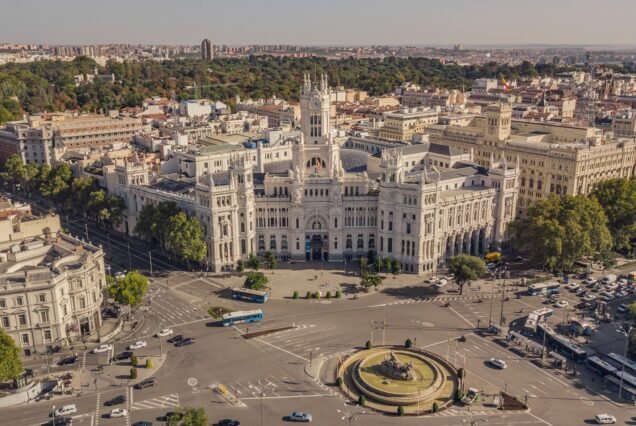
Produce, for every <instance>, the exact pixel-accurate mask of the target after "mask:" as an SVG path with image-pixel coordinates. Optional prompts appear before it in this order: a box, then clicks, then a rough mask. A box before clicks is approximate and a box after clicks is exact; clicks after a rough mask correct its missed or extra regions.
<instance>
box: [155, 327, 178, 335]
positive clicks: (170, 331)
mask: <svg viewBox="0 0 636 426" xmlns="http://www.w3.org/2000/svg"><path fill="white" fill-rule="evenodd" d="M172 333H174V331H172V329H171V328H164V329H163V330H161V331H158V332H157V334H155V336H156V337H165V336H170V335H171V334H172Z"/></svg>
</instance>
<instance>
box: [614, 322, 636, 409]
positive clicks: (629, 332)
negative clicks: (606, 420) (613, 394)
mask: <svg viewBox="0 0 636 426" xmlns="http://www.w3.org/2000/svg"><path fill="white" fill-rule="evenodd" d="M633 329H634V327H629V328H628V329H627V330H625V329H624V328H619V329H618V330H616V332H618V333H620V334H622V335H623V336H625V354H624V355H623V356H624V358H625V360H624V361H623V363H622V364H623V366H622V368H621V384H620V386H619V388H618V399H619V400H620V399H621V398H622V396H623V377H624V376H625V361H626V360H627V348H628V347H629V336H630V334H631V333H632V330H633Z"/></svg>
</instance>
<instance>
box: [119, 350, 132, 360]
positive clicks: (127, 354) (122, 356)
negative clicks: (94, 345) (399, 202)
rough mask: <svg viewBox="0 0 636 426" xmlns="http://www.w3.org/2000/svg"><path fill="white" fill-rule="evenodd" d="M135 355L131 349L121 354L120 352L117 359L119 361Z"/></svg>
mask: <svg viewBox="0 0 636 426" xmlns="http://www.w3.org/2000/svg"><path fill="white" fill-rule="evenodd" d="M131 356H133V353H132V352H130V351H124V352H122V353H120V354H118V355H117V356H116V357H115V359H116V360H118V361H122V360H124V359H130V357H131Z"/></svg>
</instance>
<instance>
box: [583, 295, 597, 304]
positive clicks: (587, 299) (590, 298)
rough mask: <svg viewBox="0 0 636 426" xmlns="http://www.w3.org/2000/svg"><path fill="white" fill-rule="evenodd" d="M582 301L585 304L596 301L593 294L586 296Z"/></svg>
mask: <svg viewBox="0 0 636 426" xmlns="http://www.w3.org/2000/svg"><path fill="white" fill-rule="evenodd" d="M583 300H585V301H586V302H591V301H593V300H596V296H594V295H593V294H586V295H585V296H584V297H583Z"/></svg>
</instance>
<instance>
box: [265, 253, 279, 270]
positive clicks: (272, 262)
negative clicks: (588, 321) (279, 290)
mask: <svg viewBox="0 0 636 426" xmlns="http://www.w3.org/2000/svg"><path fill="white" fill-rule="evenodd" d="M265 262H266V263H267V266H268V267H269V269H275V268H276V266H277V265H278V260H276V256H274V254H273V253H272V252H271V251H266V252H265Z"/></svg>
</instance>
